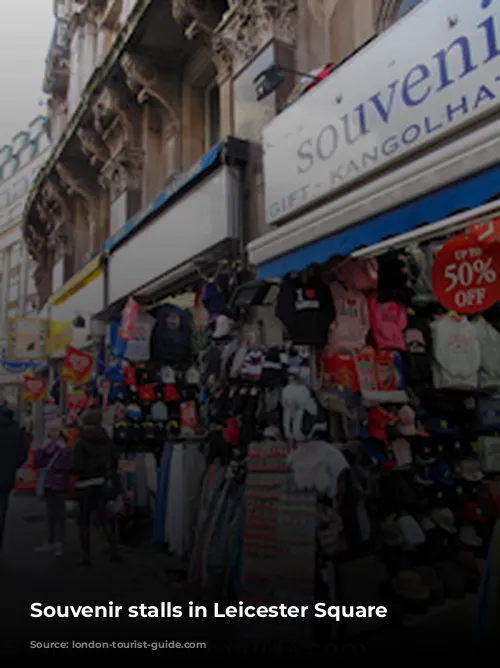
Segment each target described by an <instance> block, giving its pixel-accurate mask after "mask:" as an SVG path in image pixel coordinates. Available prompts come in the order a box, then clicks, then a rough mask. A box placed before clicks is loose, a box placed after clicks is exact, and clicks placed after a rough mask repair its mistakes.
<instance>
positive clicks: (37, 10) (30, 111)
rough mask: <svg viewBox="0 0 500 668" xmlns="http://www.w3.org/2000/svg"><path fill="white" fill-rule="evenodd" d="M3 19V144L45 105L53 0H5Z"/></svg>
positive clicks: (0, 39) (0, 80) (0, 62)
mask: <svg viewBox="0 0 500 668" xmlns="http://www.w3.org/2000/svg"><path fill="white" fill-rule="evenodd" d="M3 2H4V5H5V6H3V7H2V9H3V11H2V20H1V21H0V95H1V104H0V146H3V145H4V144H7V143H10V139H11V137H13V136H14V135H15V134H17V132H19V131H20V130H23V129H24V128H25V127H26V126H27V125H28V123H29V122H30V120H31V119H32V118H34V117H35V116H36V115H37V114H39V113H40V112H41V111H44V107H40V106H39V104H38V103H39V100H41V99H43V95H42V91H41V88H42V80H43V73H44V67H45V58H46V56H47V52H48V49H49V43H50V39H51V37H52V30H53V26H54V19H53V15H52V0H12V1H11V2H8V3H6V2H5V0H3Z"/></svg>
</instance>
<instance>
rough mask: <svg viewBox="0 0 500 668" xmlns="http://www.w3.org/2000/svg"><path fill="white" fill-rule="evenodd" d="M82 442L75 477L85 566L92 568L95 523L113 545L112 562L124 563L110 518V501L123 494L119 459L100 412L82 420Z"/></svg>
mask: <svg viewBox="0 0 500 668" xmlns="http://www.w3.org/2000/svg"><path fill="white" fill-rule="evenodd" d="M81 424H82V428H81V431H80V438H79V439H78V441H77V442H76V444H75V456H74V463H73V473H74V474H76V475H77V477H78V479H77V482H76V489H77V495H78V502H79V505H80V512H79V525H80V545H81V549H82V554H83V559H82V562H81V563H82V565H84V566H90V565H91V563H92V560H91V549H90V548H91V545H90V537H91V536H90V529H91V524H92V519H93V518H94V517H95V519H96V520H97V521H98V523H99V524H100V525H101V527H102V529H103V530H104V533H105V535H106V538H107V540H108V542H109V544H110V550H111V552H110V554H111V560H112V561H120V554H119V549H118V536H117V533H116V531H115V528H114V526H113V523H112V522H111V521H110V520H109V518H108V516H107V504H108V501H111V500H113V499H115V498H116V497H117V496H118V494H119V479H118V473H117V469H118V456H117V453H116V451H115V448H114V445H113V442H112V441H111V439H110V438H109V436H108V434H107V432H106V430H105V429H104V428H103V426H102V414H101V411H100V410H99V409H98V408H92V409H89V410H87V411H86V412H85V413H84V414H83V415H82V418H81Z"/></svg>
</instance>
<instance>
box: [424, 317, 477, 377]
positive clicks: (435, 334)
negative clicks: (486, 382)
mask: <svg viewBox="0 0 500 668" xmlns="http://www.w3.org/2000/svg"><path fill="white" fill-rule="evenodd" d="M431 331H432V339H433V353H434V364H433V380H434V387H435V388H436V389H461V390H469V389H474V388H476V387H477V386H478V383H479V367H480V364H481V353H480V348H479V341H478V339H477V332H476V328H475V326H474V325H473V324H472V323H471V322H469V321H468V320H467V319H466V318H460V319H459V320H458V319H456V318H454V317H452V316H449V315H446V316H444V317H443V318H440V319H439V320H436V321H435V322H433V323H432V325H431Z"/></svg>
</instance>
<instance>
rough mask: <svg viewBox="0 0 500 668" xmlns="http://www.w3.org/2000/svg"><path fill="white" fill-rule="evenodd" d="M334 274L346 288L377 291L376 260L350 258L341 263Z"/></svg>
mask: <svg viewBox="0 0 500 668" xmlns="http://www.w3.org/2000/svg"><path fill="white" fill-rule="evenodd" d="M335 274H336V276H337V278H338V279H339V281H341V282H342V283H343V284H344V285H345V286H346V287H347V288H349V289H351V290H359V291H360V292H370V291H371V290H376V289H377V280H378V265H377V260H375V259H370V260H357V259H355V258H352V259H350V260H347V261H346V262H343V263H341V264H340V265H339V266H338V267H337V268H336V269H335Z"/></svg>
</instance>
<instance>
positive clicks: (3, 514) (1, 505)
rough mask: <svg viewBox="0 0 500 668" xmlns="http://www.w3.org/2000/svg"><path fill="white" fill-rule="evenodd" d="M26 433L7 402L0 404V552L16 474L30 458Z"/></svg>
mask: <svg viewBox="0 0 500 668" xmlns="http://www.w3.org/2000/svg"><path fill="white" fill-rule="evenodd" d="M28 449H29V442H28V437H27V435H26V433H25V432H24V431H23V430H22V429H21V427H20V425H19V424H18V423H17V422H16V420H15V419H14V412H13V411H12V410H11V409H10V408H9V406H8V404H7V402H6V401H3V402H1V403H0V550H1V549H2V545H3V539H4V533H5V522H6V519H7V510H8V506H9V497H10V494H11V492H12V489H13V487H14V483H15V481H16V472H17V469H19V468H20V467H21V466H22V465H23V464H24V462H25V461H26V458H27V457H28Z"/></svg>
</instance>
